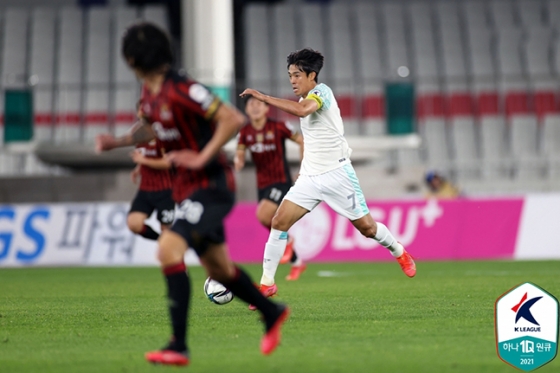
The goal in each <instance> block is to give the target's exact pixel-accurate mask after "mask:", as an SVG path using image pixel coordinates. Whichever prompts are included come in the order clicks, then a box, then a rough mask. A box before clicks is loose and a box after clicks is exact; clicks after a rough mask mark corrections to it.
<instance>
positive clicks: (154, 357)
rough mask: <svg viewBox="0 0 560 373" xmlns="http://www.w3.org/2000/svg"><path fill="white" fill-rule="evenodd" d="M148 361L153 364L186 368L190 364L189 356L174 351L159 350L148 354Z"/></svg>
mask: <svg viewBox="0 0 560 373" xmlns="http://www.w3.org/2000/svg"><path fill="white" fill-rule="evenodd" d="M145 356H146V360H148V361H149V362H150V363H152V364H163V365H178V366H185V365H188V364H189V356H188V354H187V353H186V352H183V353H181V352H177V351H173V350H159V351H151V352H146V355H145Z"/></svg>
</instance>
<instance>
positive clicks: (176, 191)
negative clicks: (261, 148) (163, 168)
mask: <svg viewBox="0 0 560 373" xmlns="http://www.w3.org/2000/svg"><path fill="white" fill-rule="evenodd" d="M220 105H221V101H220V99H219V98H218V97H216V96H214V94H212V92H210V90H209V89H208V88H206V87H205V86H203V85H202V84H200V83H198V82H197V81H195V80H193V79H190V78H189V77H187V76H184V75H181V74H179V73H177V72H176V71H173V70H171V71H169V73H168V74H167V76H166V78H165V81H164V83H163V85H162V87H161V90H160V92H159V93H157V94H152V93H151V92H150V91H149V90H148V89H147V88H146V86H144V87H142V95H141V98H140V106H139V114H140V115H141V116H143V117H144V118H146V119H147V120H148V121H149V122H150V123H151V124H152V128H153V129H154V131H155V133H156V135H157V138H158V139H159V140H160V141H161V143H162V144H163V148H164V150H165V152H166V153H168V152H170V151H173V150H181V149H191V150H194V151H197V152H199V151H201V150H202V149H203V148H204V146H206V144H207V143H208V142H209V141H210V139H211V138H212V136H213V135H214V132H215V130H216V123H214V121H213V117H214V115H215V114H216V111H217V110H218V108H219V107H220ZM206 188H227V189H229V190H232V191H234V190H235V180H234V178H233V172H232V170H231V166H230V165H229V163H228V161H227V158H226V156H225V154H224V153H223V152H222V151H220V153H218V155H217V156H216V157H215V158H214V159H213V160H212V161H210V162H209V163H208V164H207V165H206V166H205V167H204V168H202V169H200V170H189V169H186V168H182V167H178V168H177V169H176V173H175V175H174V177H173V199H174V200H175V202H178V203H180V202H182V201H183V200H185V199H187V198H188V197H189V196H190V195H191V194H192V193H194V192H195V191H197V190H199V189H206Z"/></svg>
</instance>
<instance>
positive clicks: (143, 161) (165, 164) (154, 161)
mask: <svg viewBox="0 0 560 373" xmlns="http://www.w3.org/2000/svg"><path fill="white" fill-rule="evenodd" d="M130 157H131V158H132V160H133V161H134V163H136V164H137V165H142V166H147V167H150V168H154V169H156V170H168V169H170V168H171V162H169V160H168V159H167V158H165V157H162V158H148V157H145V156H143V155H142V153H141V152H139V151H136V150H135V151H133V152H132V153H130Z"/></svg>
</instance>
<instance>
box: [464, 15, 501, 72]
mask: <svg viewBox="0 0 560 373" xmlns="http://www.w3.org/2000/svg"><path fill="white" fill-rule="evenodd" d="M467 40H468V43H467V45H468V50H469V52H470V53H469V54H468V57H469V60H470V61H469V62H470V68H471V75H472V77H473V78H474V79H475V80H482V81H485V80H488V79H491V80H493V79H494V77H495V76H496V70H495V67H494V62H493V47H492V35H491V32H490V30H489V29H487V28H486V27H485V26H484V25H481V26H479V27H474V28H469V29H467Z"/></svg>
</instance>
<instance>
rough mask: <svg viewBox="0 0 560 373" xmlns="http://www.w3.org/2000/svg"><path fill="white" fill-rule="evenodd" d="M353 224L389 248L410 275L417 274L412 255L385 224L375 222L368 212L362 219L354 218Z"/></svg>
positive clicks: (366, 235) (364, 234)
mask: <svg viewBox="0 0 560 373" xmlns="http://www.w3.org/2000/svg"><path fill="white" fill-rule="evenodd" d="M352 224H353V225H354V226H355V227H356V228H357V229H358V230H359V231H360V233H361V234H362V235H363V236H365V237H368V238H372V239H374V240H376V241H377V242H379V244H380V245H381V246H383V247H385V248H387V249H388V250H389V251H390V252H391V254H392V255H393V256H394V257H395V258H396V259H397V262H398V263H399V264H400V266H401V268H402V270H403V272H404V273H405V274H406V275H407V276H408V277H414V275H416V264H415V263H414V259H413V258H412V256H411V255H410V254H409V253H408V252H407V251H406V250H405V249H404V247H403V245H401V243H400V242H398V241H397V239H396V238H395V237H394V236H393V235H392V234H391V232H390V231H389V229H388V228H387V227H386V226H385V224H383V223H380V222H375V221H374V220H373V218H372V216H371V215H370V214H369V213H368V214H367V215H365V216H363V217H361V218H360V219H357V220H353V221H352Z"/></svg>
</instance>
